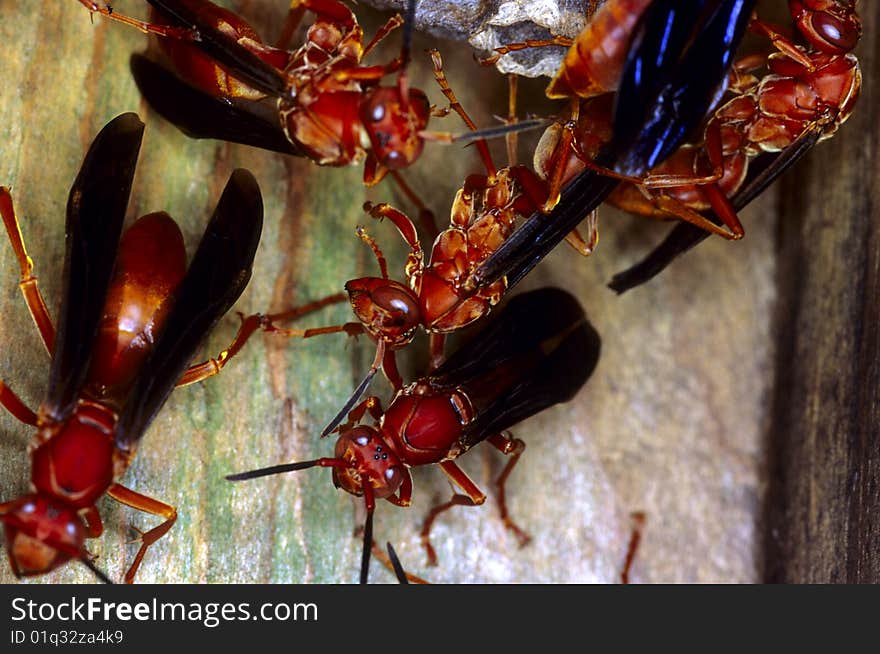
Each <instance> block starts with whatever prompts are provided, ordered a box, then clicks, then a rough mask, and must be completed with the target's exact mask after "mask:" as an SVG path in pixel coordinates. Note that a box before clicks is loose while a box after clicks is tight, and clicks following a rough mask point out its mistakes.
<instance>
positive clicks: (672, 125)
mask: <svg viewBox="0 0 880 654" xmlns="http://www.w3.org/2000/svg"><path fill="white" fill-rule="evenodd" d="M755 3H756V0H711V1H709V2H707V1H706V0H654V2H653V3H652V4H651V6H650V7H649V8H648V9H647V10H646V11H645V13H644V14H643V15H642V17H641V18H640V20H639V23H638V25H637V26H636V31H635V32H634V34H633V41H632V43H631V46H630V50H629V55H628V58H627V62H626V64H625V65H624V70H623V75H622V77H621V82H620V88H619V90H618V93H617V98H616V102H615V110H614V121H613V126H614V140H613V141H612V143H611V145H610V147H611V148H612V149H613V151H614V156H613V158H614V160H615V164H616V170H617V172H619V173H623V174H625V175H632V176H641V175H644V174H645V173H647V172H648V171H649V170H650V169H651V168H653V167H654V166H656V165H658V164H659V163H661V162H662V161H663V160H664V159H666V158H667V157H668V156H669V155H671V154H672V153H673V152H674V151H675V150H676V149H677V148H678V146H679V145H680V144H681V143H682V142H683V141H684V139H685V138H686V137H687V136H688V134H690V133H691V132H692V131H693V130H694V129H695V128H696V127H697V126H699V125H700V123H702V121H703V119H704V118H705V116H706V114H707V113H708V112H709V110H710V109H711V108H712V107H713V106H714V105H715V104H716V103H717V101H718V100H719V99H720V97H721V94H722V93H723V92H724V89H725V86H726V82H727V73H728V71H729V70H730V66H731V64H732V63H733V58H734V55H735V54H736V51H737V49H738V48H739V44H740V42H741V41H742V38H743V36H744V35H745V32H746V27H747V26H748V24H749V20H751V16H752V10H753V9H754V7H755Z"/></svg>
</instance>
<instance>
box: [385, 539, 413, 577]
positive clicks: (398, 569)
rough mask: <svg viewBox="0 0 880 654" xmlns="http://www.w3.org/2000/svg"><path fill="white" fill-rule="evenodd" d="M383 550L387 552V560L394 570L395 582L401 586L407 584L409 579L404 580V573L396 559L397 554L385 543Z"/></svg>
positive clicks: (389, 544) (398, 560)
mask: <svg viewBox="0 0 880 654" xmlns="http://www.w3.org/2000/svg"><path fill="white" fill-rule="evenodd" d="M385 549H386V550H387V551H388V558H389V559H390V560H391V567H392V568H394V576H396V577H397V581H398V582H399V583H401V584H408V583H409V579H407V578H406V572H405V571H404V569H403V565H401V563H400V559H399V558H397V552H395V551H394V548H393V547H391V543H389V542H386V543H385Z"/></svg>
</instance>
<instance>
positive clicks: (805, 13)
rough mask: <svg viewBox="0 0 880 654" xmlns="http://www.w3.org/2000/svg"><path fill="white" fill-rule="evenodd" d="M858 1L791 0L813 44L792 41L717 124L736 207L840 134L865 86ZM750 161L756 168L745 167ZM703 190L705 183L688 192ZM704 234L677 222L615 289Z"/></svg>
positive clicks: (637, 280)
mask: <svg viewBox="0 0 880 654" xmlns="http://www.w3.org/2000/svg"><path fill="white" fill-rule="evenodd" d="M855 4H856V3H855V1H854V0H841V1H834V2H832V1H831V0H819V1H814V2H801V1H799V0H791V1H790V2H789V10H790V13H791V16H792V18H793V20H794V22H795V25H796V26H797V27H798V30H799V32H800V34H801V36H802V37H803V39H804V41H806V43H807V44H808V45H807V47H806V48H805V47H802V46H797V45H795V44H791V45H790V47H781V48H780V51H779V52H776V53H773V54H771V55H770V57H768V59H767V69H768V72H767V74H766V75H765V76H764V77H763V78H761V79H755V80H754V82H753V83H752V84H751V85H750V86H749V87H746V88H744V89H742V90H741V92H740V93H738V94H736V95H734V97H733V98H731V99H730V100H729V101H728V102H726V103H725V104H724V105H723V106H722V107H720V108H719V109H718V110H717V111H716V112H715V114H714V116H713V117H712V119H711V120H710V126H711V125H713V124H716V127H715V129H717V130H718V131H719V132H720V133H721V134H722V136H723V140H724V143H725V148H724V157H725V162H728V161H730V162H731V163H730V164H727V163H726V164H725V167H726V168H734V167H738V168H739V170H740V173H739V174H738V176H737V177H736V182H737V183H738V184H739V185H738V186H734V187H733V188H730V186H728V187H727V188H725V185H724V181H725V180H724V179H722V180H721V181H720V182H719V183H718V184H719V186H720V187H721V189H722V190H723V191H725V192H727V193H730V194H731V197H730V201H731V205H732V207H733V209H734V210H740V209H742V208H743V207H745V206H746V205H747V204H748V203H749V202H751V201H752V200H753V199H754V198H755V197H757V196H758V195H759V194H760V193H761V192H762V191H763V190H764V189H766V188H767V187H768V186H769V185H770V184H771V183H773V182H774V181H775V180H776V179H777V178H778V177H779V176H780V175H781V174H782V173H784V172H785V171H786V170H788V169H789V168H790V167H791V166H793V165H794V164H795V163H797V162H798V161H799V160H800V159H801V158H802V157H803V156H804V155H806V154H807V153H808V152H810V151H811V149H812V148H813V147H814V146H815V145H816V144H817V143H819V142H820V141H823V140H825V139H827V138H830V137H831V136H833V135H834V134H835V133H836V132H837V130H838V128H839V127H840V125H842V124H843V122H844V121H846V120H847V118H849V116H850V115H851V114H852V111H853V107H854V105H855V102H856V100H857V99H858V96H859V91H860V88H861V72H860V69H859V63H858V60H857V59H856V57H855V56H854V55H853V54H852V53H851V50H852V49H853V48H854V47H855V46H856V44H857V43H858V40H859V37H860V35H861V20H860V19H859V16H858V14H857V13H856V7H855ZM688 148H689V149H691V150H693V149H694V146H688ZM751 158H753V159H754V161H753V162H752V164H751V165H749V166H746V165H744V164H743V163H740V162H743V160H745V162H744V163H748V159H751ZM703 189H704V187H703V186H702V185H701V186H697V187H693V186H690V187H683V188H682V189H681V191H683V192H684V193H691V194H693V193H694V192H697V193H699V192H701V190H703ZM671 191H676V189H671ZM634 208H635V207H634ZM713 208H714V206H713ZM710 218H712V219H714V220H716V222H717V221H718V219H717V218H714V217H713V216H711V215H710ZM705 236H706V235H705V233H703V231H702V230H698V229H692V228H691V226H689V225H686V224H680V225H676V227H674V228H673V229H672V231H671V232H670V233H669V235H668V236H667V237H666V239H665V240H664V241H663V242H662V243H661V244H659V245H658V246H657V247H656V248H655V249H654V250H653V251H652V252H650V253H649V254H648V255H647V256H646V257H645V258H644V259H643V260H641V261H640V262H638V263H636V264H634V265H633V266H631V267H630V268H628V269H626V270H624V271H622V272H620V273H618V274H616V275H615V276H614V277H613V278H612V280H611V282H610V283H609V286H610V287H611V288H612V289H613V290H615V291H617V292H618V293H623V292H625V291H627V290H629V289H631V288H634V287H635V286H639V285H640V284H643V283H645V282H647V281H648V280H650V279H652V278H653V277H654V276H655V275H657V274H659V273H660V272H661V271H662V270H664V269H665V268H666V267H667V266H668V265H669V264H670V263H671V262H672V261H673V260H674V259H675V258H676V257H678V256H679V255H680V254H682V253H683V252H686V251H687V250H689V249H691V248H692V247H694V246H696V245H697V244H699V243H700V242H701V241H703V240H704V238H705Z"/></svg>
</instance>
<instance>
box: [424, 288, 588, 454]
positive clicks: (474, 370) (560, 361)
mask: <svg viewBox="0 0 880 654" xmlns="http://www.w3.org/2000/svg"><path fill="white" fill-rule="evenodd" d="M600 348H601V340H600V338H599V334H598V332H597V331H596V330H595V328H594V327H593V326H592V325H591V324H590V322H589V321H588V320H587V317H586V315H585V314H584V310H583V308H582V307H581V306H580V304H579V303H578V302H577V300H576V299H575V298H574V297H573V296H572V295H571V294H570V293H568V292H567V291H563V290H562V289H558V288H543V289H539V290H537V291H531V292H529V293H523V294H521V295H518V296H516V297H514V298H513V299H511V300H510V301H509V302H508V303H507V304H506V305H505V307H504V308H503V309H502V310H501V311H500V312H498V313H497V314H496V315H495V317H494V318H493V319H492V320H491V322H490V324H489V326H488V327H487V328H486V329H485V330H483V331H482V332H480V333H479V334H478V335H477V336H476V338H474V339H473V340H472V341H470V342H469V343H466V344H465V345H464V346H462V347H460V348H459V349H457V350H456V351H455V352H454V353H453V354H452V355H450V356H449V358H448V359H447V360H446V361H445V362H444V363H443V365H441V366H440V367H439V368H438V369H437V370H436V371H435V372H434V373H433V374H432V375H431V376H430V377H428V379H427V381H428V382H429V383H430V384H431V385H432V386H433V387H435V388H437V389H440V390H443V389H453V388H461V389H462V390H463V391H464V392H465V393H466V394H467V396H468V397H469V398H470V400H471V402H472V403H473V404H474V409H475V416H474V419H473V421H472V422H470V423H469V424H468V425H467V427H466V428H465V435H464V442H465V444H466V445H467V446H472V445H474V444H476V443H478V442H480V441H481V440H483V439H485V438H487V437H488V436H491V435H492V434H496V433H498V432H500V431H503V430H505V429H507V428H509V427H511V426H513V425H515V424H516V423H518V422H520V421H522V420H525V419H526V418H528V417H530V416H533V415H535V414H536V413H539V412H540V411H543V410H544V409H546V408H548V407H550V406H553V405H554V404H558V403H560V402H566V401H568V400H570V399H571V398H572V397H574V395H575V394H576V393H577V392H578V391H579V390H580V388H581V387H582V386H583V385H584V384H585V383H586V381H587V379H589V377H590V375H591V374H592V373H593V371H594V370H595V368H596V364H597V362H598V360H599V351H600Z"/></svg>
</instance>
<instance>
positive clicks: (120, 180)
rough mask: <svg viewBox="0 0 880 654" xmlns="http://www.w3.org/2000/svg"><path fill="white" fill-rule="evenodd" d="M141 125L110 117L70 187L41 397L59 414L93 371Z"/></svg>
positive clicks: (127, 116) (128, 116)
mask: <svg viewBox="0 0 880 654" xmlns="http://www.w3.org/2000/svg"><path fill="white" fill-rule="evenodd" d="M143 132H144V124H143V123H142V122H141V121H140V119H139V118H138V117H137V115H136V114H133V113H126V114H122V115H121V116H117V117H116V118H114V119H113V120H111V121H110V122H109V123H107V125H105V126H104V129H102V130H101V131H100V132H99V133H98V135H97V136H96V137H95V140H94V141H92V145H91V147H90V148H89V151H88V152H87V153H86V156H85V159H84V160H83V163H82V166H81V167H80V170H79V174H78V175H77V177H76V180H75V181H74V182H73V186H72V187H71V189H70V196H69V198H68V200H67V226H66V236H65V240H66V253H65V256H64V277H63V288H62V295H61V310H60V312H59V315H58V323H57V330H56V335H55V348H54V351H53V352H52V366H51V372H50V374H49V392H48V393H47V396H46V401H45V403H44V404H43V409H44V410H46V411H47V412H48V413H49V414H50V415H51V416H52V417H53V418H54V419H56V420H60V419H61V418H62V417H63V416H65V415H66V414H67V412H68V411H69V410H70V408H71V407H72V406H73V403H74V402H75V401H76V398H77V396H78V394H79V391H80V389H81V388H82V385H83V383H84V381H85V377H86V373H87V372H88V367H89V360H90V358H91V354H92V345H93V343H94V340H95V335H96V334H97V330H98V324H99V322H100V320H101V315H102V313H103V309H104V301H105V299H106V295H107V287H108V285H109V283H110V278H111V276H112V274H113V267H114V265H115V262H116V250H117V248H118V246H119V235H120V233H121V232H122V223H123V221H124V220H125V211H126V207H127V205H128V196H129V194H130V193H131V184H132V180H133V179H134V171H135V166H136V165H137V157H138V152H139V151H140V147H141V137H142V136H143Z"/></svg>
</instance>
